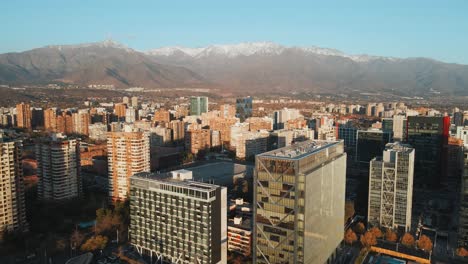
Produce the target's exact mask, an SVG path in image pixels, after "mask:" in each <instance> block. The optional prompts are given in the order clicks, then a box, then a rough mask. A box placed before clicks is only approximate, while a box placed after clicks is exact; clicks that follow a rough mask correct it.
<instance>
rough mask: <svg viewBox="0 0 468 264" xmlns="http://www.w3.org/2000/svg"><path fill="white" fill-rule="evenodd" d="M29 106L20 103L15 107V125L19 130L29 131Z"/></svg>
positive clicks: (30, 114) (30, 116)
mask: <svg viewBox="0 0 468 264" xmlns="http://www.w3.org/2000/svg"><path fill="white" fill-rule="evenodd" d="M31 118H32V113H31V106H30V105H29V104H25V103H20V104H17V105H16V124H17V126H18V127H20V128H26V129H31V128H32V126H31Z"/></svg>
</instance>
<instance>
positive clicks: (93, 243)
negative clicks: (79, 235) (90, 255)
mask: <svg viewBox="0 0 468 264" xmlns="http://www.w3.org/2000/svg"><path fill="white" fill-rule="evenodd" d="M107 241H108V238H107V237H105V236H94V237H91V238H90V239H88V240H87V241H86V242H85V243H84V244H83V245H82V246H81V250H82V251H96V250H98V249H104V248H105V247H106V245H107Z"/></svg>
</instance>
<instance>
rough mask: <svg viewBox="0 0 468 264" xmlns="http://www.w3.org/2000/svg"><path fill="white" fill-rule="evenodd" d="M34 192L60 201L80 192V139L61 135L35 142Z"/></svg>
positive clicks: (45, 197)
mask: <svg viewBox="0 0 468 264" xmlns="http://www.w3.org/2000/svg"><path fill="white" fill-rule="evenodd" d="M36 159H37V175H38V176H39V183H38V188H37V190H38V196H39V199H41V200H54V201H62V200H68V199H73V198H77V197H79V196H80V195H81V193H82V182H81V177H80V143H79V140H77V139H66V138H64V137H61V135H53V136H52V138H47V139H42V141H40V142H37V144H36Z"/></svg>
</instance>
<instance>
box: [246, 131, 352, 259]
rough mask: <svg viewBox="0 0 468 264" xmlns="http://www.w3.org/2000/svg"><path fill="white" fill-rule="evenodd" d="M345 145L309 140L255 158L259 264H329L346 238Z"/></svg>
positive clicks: (255, 212)
mask: <svg viewBox="0 0 468 264" xmlns="http://www.w3.org/2000/svg"><path fill="white" fill-rule="evenodd" d="M345 176H346V153H345V152H344V146H343V141H316V140H310V141H305V142H301V143H298V144H295V145H292V146H288V147H284V148H280V149H277V150H273V151H270V152H266V153H263V154H260V155H257V156H256V162H255V176H254V200H255V202H254V204H255V205H256V206H254V216H255V225H254V245H255V246H254V263H308V264H309V263H320V264H322V263H327V262H331V261H332V260H333V259H334V256H335V251H336V248H337V247H338V245H339V244H340V243H341V241H342V239H343V230H344V204H345Z"/></svg>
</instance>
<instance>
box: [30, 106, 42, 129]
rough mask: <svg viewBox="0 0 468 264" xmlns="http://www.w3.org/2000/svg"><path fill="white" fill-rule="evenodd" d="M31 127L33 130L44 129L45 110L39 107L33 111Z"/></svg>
mask: <svg viewBox="0 0 468 264" xmlns="http://www.w3.org/2000/svg"><path fill="white" fill-rule="evenodd" d="M31 126H32V128H43V127H44V110H43V109H42V108H39V107H34V108H32V109H31Z"/></svg>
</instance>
